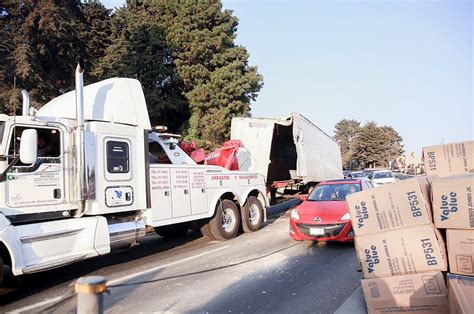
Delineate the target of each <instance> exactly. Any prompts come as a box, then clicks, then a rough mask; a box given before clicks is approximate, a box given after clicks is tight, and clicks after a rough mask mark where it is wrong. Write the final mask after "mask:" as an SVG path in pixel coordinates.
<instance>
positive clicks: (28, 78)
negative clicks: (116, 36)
mask: <svg viewBox="0 0 474 314" xmlns="http://www.w3.org/2000/svg"><path fill="white" fill-rule="evenodd" d="M92 8H94V10H96V11H97V10H98V11H100V10H102V11H101V12H102V13H104V12H105V14H96V13H94V10H92ZM83 9H87V10H86V11H87V13H86V14H84V12H83ZM0 10H1V13H0V34H1V38H2V42H4V44H2V45H1V48H0V55H1V56H2V58H5V59H2V60H6V61H7V62H2V63H1V64H0V90H2V93H1V94H0V101H1V102H8V101H12V93H13V91H12V86H13V84H12V83H13V78H14V77H16V78H17V86H18V87H19V88H26V89H27V90H28V91H29V92H30V98H31V102H32V104H33V105H36V106H40V105H42V104H44V103H45V102H47V101H48V100H50V99H51V98H53V97H55V96H57V95H59V94H61V93H64V92H66V91H68V90H70V89H72V88H73V87H74V68H75V66H76V63H77V62H78V61H79V60H84V61H85V63H86V64H93V61H94V59H95V58H97V57H98V54H100V53H101V49H102V51H103V50H104V46H107V45H108V43H107V42H106V41H103V39H104V36H105V38H106V37H107V36H106V34H104V33H103V31H104V29H105V28H106V26H105V27H101V26H98V25H97V22H98V20H99V19H100V20H101V23H107V19H110V16H109V15H108V13H110V12H108V11H107V10H106V9H105V8H104V7H103V6H102V5H101V4H99V3H97V2H94V1H90V2H88V3H86V4H84V5H83V4H82V3H81V1H80V0H71V1H61V0H22V1H4V2H3V3H2V7H1V8H0ZM104 10H105V11H104ZM4 38H5V40H3V39H4ZM92 38H94V40H92ZM101 38H102V39H101ZM100 43H102V45H103V47H102V48H100ZM18 94H19V93H18Z"/></svg>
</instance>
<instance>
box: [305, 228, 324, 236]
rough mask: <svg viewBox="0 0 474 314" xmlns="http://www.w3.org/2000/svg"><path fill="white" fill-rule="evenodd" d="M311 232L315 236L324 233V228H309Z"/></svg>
mask: <svg viewBox="0 0 474 314" xmlns="http://www.w3.org/2000/svg"><path fill="white" fill-rule="evenodd" d="M309 234H310V235H314V236H319V235H324V228H309Z"/></svg>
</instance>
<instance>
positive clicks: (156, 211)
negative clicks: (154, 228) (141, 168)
mask: <svg viewBox="0 0 474 314" xmlns="http://www.w3.org/2000/svg"><path fill="white" fill-rule="evenodd" d="M150 189H151V208H153V215H154V216H153V220H164V219H171V218H173V212H172V207H171V180H170V169H169V167H163V166H159V165H150Z"/></svg>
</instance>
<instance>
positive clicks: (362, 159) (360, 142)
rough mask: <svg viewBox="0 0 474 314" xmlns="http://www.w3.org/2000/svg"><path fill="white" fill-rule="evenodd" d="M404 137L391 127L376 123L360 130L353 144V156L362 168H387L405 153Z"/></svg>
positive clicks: (368, 124)
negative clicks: (391, 161)
mask: <svg viewBox="0 0 474 314" xmlns="http://www.w3.org/2000/svg"><path fill="white" fill-rule="evenodd" d="M401 143H402V137H401V136H400V135H399V134H398V132H397V131H395V129H393V128H392V127H389V126H382V127H379V126H377V124H376V123H375V122H374V121H371V122H368V123H367V124H365V125H364V126H363V127H361V128H360V129H359V132H358V134H357V136H356V138H355V140H354V142H353V144H352V155H353V158H354V159H355V160H357V163H358V164H359V165H360V167H362V168H372V167H387V166H388V163H389V161H390V160H394V159H395V158H397V157H398V156H400V155H401V154H402V153H403V145H402V144H401Z"/></svg>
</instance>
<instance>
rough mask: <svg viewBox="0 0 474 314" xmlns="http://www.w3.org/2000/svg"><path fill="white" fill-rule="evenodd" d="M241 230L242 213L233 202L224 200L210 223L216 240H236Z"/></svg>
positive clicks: (210, 228)
mask: <svg viewBox="0 0 474 314" xmlns="http://www.w3.org/2000/svg"><path fill="white" fill-rule="evenodd" d="M239 228H240V213H239V209H238V208H237V206H236V205H235V204H234V202H233V201H231V200H223V201H221V202H219V204H218V205H217V210H216V214H215V215H214V217H213V218H212V219H211V220H210V221H209V230H210V231H211V235H212V237H213V238H214V239H216V240H230V239H232V238H235V236H236V235H237V233H238V232H239Z"/></svg>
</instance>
